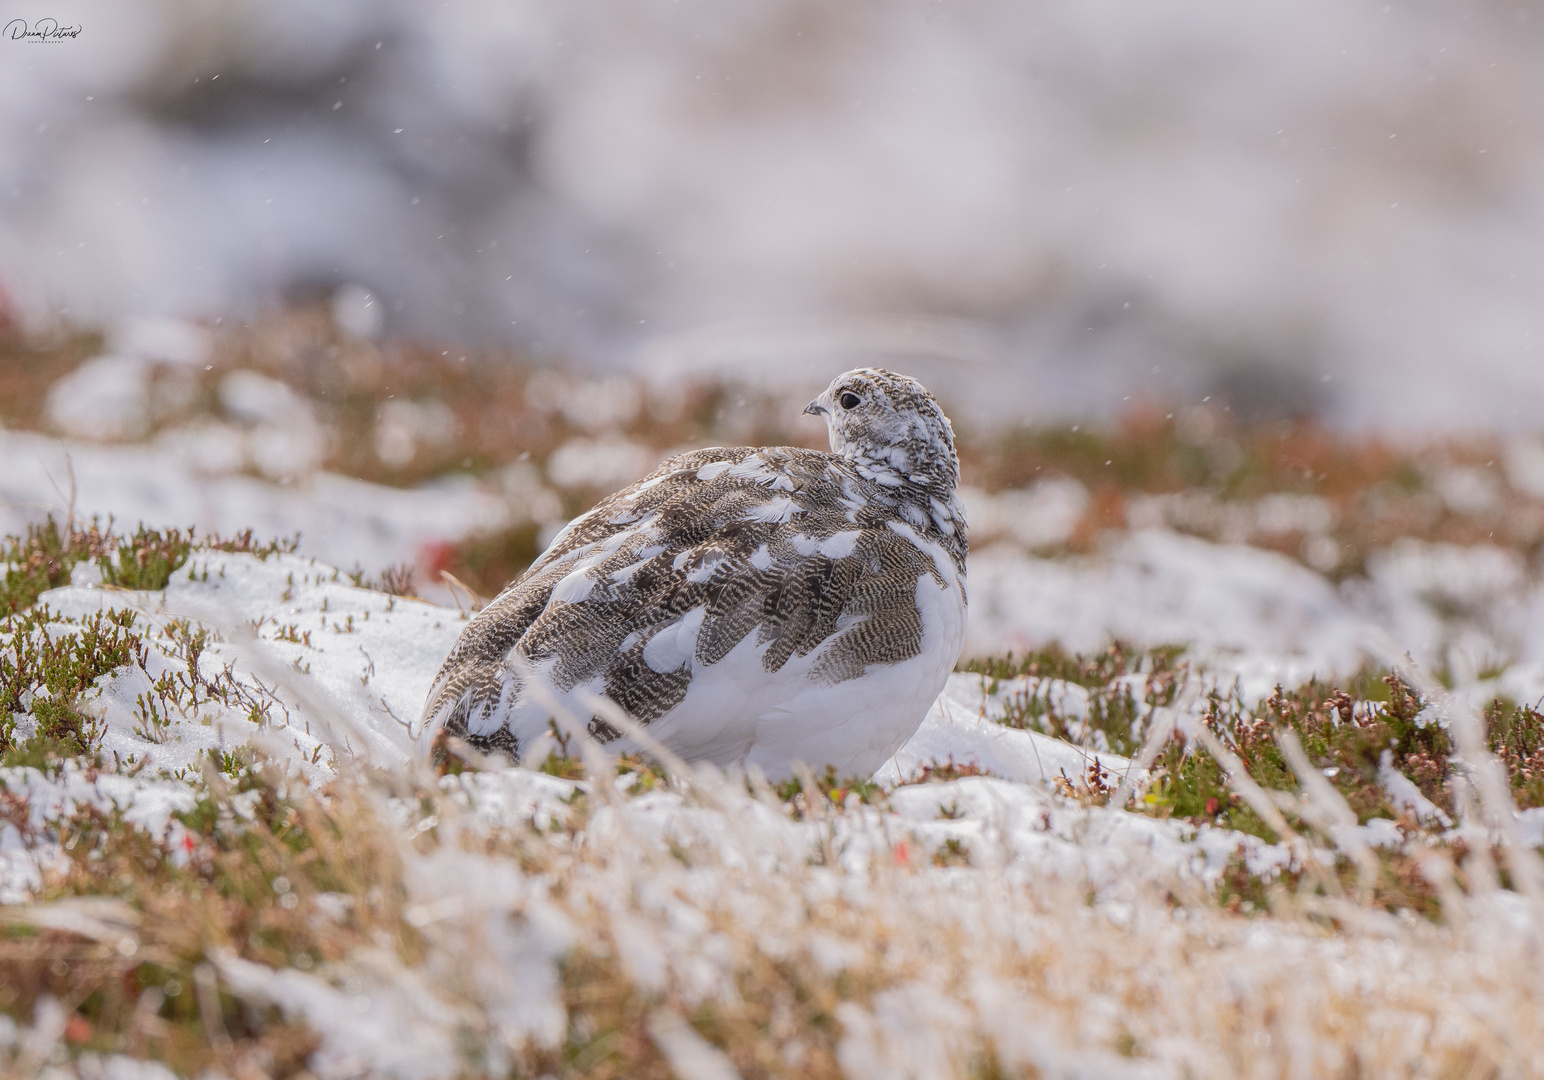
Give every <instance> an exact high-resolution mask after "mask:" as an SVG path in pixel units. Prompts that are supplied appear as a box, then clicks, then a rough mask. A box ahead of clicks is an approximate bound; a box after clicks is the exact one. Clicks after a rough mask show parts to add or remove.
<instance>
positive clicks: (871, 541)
mask: <svg viewBox="0 0 1544 1080" xmlns="http://www.w3.org/2000/svg"><path fill="white" fill-rule="evenodd" d="M804 411H805V412H806V413H809V414H814V415H821V416H824V417H825V420H826V424H827V427H828V428H829V431H830V438H831V452H830V453H823V452H821V451H818V450H805V449H802V448H798V447H789V446H773V447H761V448H754V447H732V448H725V447H715V448H712V449H707V450H697V451H693V452H692V453H689V454H682V455H680V456H679V457H674V458H671V459H669V460H668V461H666V462H664V463H663V464H662V465H660V467H659V468H658V469H656V470H655V471H654V472H653V473H652V474H651V475H649V476H648V477H645V478H644V479H643V480H640V481H638V482H637V483H636V484H634V485H632V486H631V487H629V488H627V489H625V490H623V491H619V492H617V493H616V494H615V495H613V496H611V497H610V498H608V499H606V500H605V501H603V502H602V503H601V504H600V505H599V506H597V507H595V509H593V510H591V511H590V512H589V513H587V514H585V515H584V516H583V517H580V518H578V519H577V520H575V521H573V522H572V523H570V524H569V526H568V527H567V528H566V529H564V530H563V531H562V532H561V533H559V534H558V536H557V537H556V538H555V539H554V540H553V541H552V544H551V545H550V546H549V547H548V548H547V550H546V551H545V552H544V553H543V554H542V555H541V557H540V558H538V559H537V560H536V562H535V563H534V564H533V565H532V566H531V568H530V569H529V570H527V571H526V572H525V573H524V574H522V575H521V576H520V577H519V578H518V579H517V580H516V581H515V582H513V583H512V584H511V585H509V586H507V587H506V588H505V589H504V591H503V592H502V593H500V594H499V596H498V598H497V599H495V600H494V601H493V602H492V603H491V604H489V605H488V606H487V607H485V608H483V609H482V611H481V612H479V613H478V614H477V615H476V616H475V617H474V618H473V619H472V621H471V623H470V624H468V626H467V627H466V629H465V630H464V631H462V633H461V637H460V639H459V640H458V641H457V642H456V645H455V648H454V649H453V650H452V651H451V654H450V656H449V657H448V658H447V659H446V661H445V664H444V666H443V667H442V668H441V669H440V673H439V676H438V677H437V678H436V679H435V682H434V686H433V688H432V689H431V691H430V693H429V699H428V702H427V704H426V705H425V707H424V721H425V725H426V729H430V728H433V729H437V741H438V740H439V739H441V738H443V737H444V736H455V737H459V738H461V739H464V740H466V741H467V742H468V743H469V744H471V745H472V746H473V747H475V748H477V749H479V750H481V751H483V752H493V751H502V752H504V753H506V754H508V755H509V756H510V757H512V758H515V759H518V758H519V756H520V754H521V753H522V752H524V750H525V749H526V748H528V747H529V746H530V744H531V741H532V740H534V739H535V738H537V737H538V736H539V735H540V734H541V733H543V732H545V731H546V730H547V729H548V724H549V720H550V719H551V711H550V706H551V704H552V703H553V702H554V701H556V702H559V703H561V704H562V706H563V707H564V708H565V709H568V710H569V712H570V715H571V716H573V717H576V718H579V719H582V720H586V721H587V722H588V727H589V731H590V733H591V734H592V735H593V736H595V737H596V738H598V739H600V740H602V741H605V742H612V741H615V743H616V746H617V747H618V748H619V749H636V747H634V746H633V744H632V743H631V742H629V741H628V740H627V739H625V738H619V736H618V733H617V732H616V731H615V730H614V729H613V728H612V727H611V726H610V725H608V724H607V723H606V722H605V720H603V719H602V718H600V717H598V716H594V715H593V713H594V709H593V698H590V697H587V696H586V695H585V694H584V693H581V692H580V691H581V690H582V691H587V692H588V693H589V694H593V695H604V696H605V697H607V698H609V699H610V700H611V701H612V702H614V703H615V704H616V705H618V706H620V707H621V708H622V709H623V710H624V711H625V712H626V713H627V714H628V715H629V716H631V717H632V718H633V719H635V720H637V721H638V722H639V723H641V724H646V725H648V730H649V733H650V735H651V736H652V737H653V738H655V739H656V740H658V741H659V742H660V743H661V744H663V745H664V746H666V747H667V748H669V749H670V750H672V751H673V752H675V753H676V754H678V755H679V756H681V757H683V758H685V759H687V760H694V761H701V760H706V761H712V762H716V763H718V764H721V765H731V764H739V765H742V766H750V765H754V766H757V767H758V768H760V769H761V770H762V772H764V773H765V774H766V775H767V776H769V777H771V778H773V779H777V778H782V777H786V776H788V775H789V774H790V772H791V766H792V763H794V762H802V763H804V764H805V765H808V766H811V767H813V768H816V769H823V768H824V767H826V766H828V765H829V766H832V767H834V768H835V769H836V771H837V773H838V775H841V776H854V775H863V776H867V775H869V774H870V773H872V772H874V771H875V770H876V769H878V768H879V766H880V765H882V764H884V762H885V761H886V760H887V759H888V758H889V757H890V755H891V754H893V753H894V752H895V751H896V750H897V749H898V748H899V747H900V745H901V744H902V743H903V742H905V741H906V740H907V739H908V738H910V737H911V735H912V734H913V733H914V732H915V731H916V730H917V727H918V726H919V725H920V724H921V722H922V718H923V716H924V715H925V714H926V712H927V710H928V708H929V706H931V705H932V703H933V700H934V699H935V698H936V697H937V696H938V693H939V691H940V690H942V689H943V685H944V681H945V679H947V678H948V675H949V672H950V671H951V670H953V668H954V663H955V661H956V660H957V659H959V655H960V649H961V647H962V645H963V642H964V634H965V606H966V599H965V551H966V543H965V514H964V511H963V510H962V508H961V506H960V501H959V498H958V497H957V495H956V492H955V488H956V485H957V484H958V483H959V459H958V458H957V457H956V456H955V452H954V431H953V429H952V428H951V427H950V425H949V420H948V418H947V417H945V416H944V413H943V410H942V409H940V408H939V406H938V403H937V402H936V401H934V400H933V397H932V395H930V394H929V393H928V392H927V391H926V390H925V389H924V388H923V387H922V385H921V384H920V383H918V382H916V381H915V380H913V379H910V378H907V377H906V376H904V375H897V374H894V373H892V372H889V371H884V370H881V369H879V368H858V369H857V370H854V371H849V372H847V373H846V374H845V375H841V376H838V377H837V379H836V380H835V381H833V382H832V383H831V385H830V386H829V387H828V388H827V389H826V391H825V392H824V393H823V394H821V395H820V396H819V397H818V398H816V399H815V400H814V401H812V402H810V404H809V406H808V407H807V408H806V409H805V410H804ZM528 679H539V680H541V682H542V683H543V684H544V685H545V692H543V693H532V691H531V688H530V687H529V686H527V685H526V681H527V680H528ZM539 699H540V700H539ZM586 701H589V702H590V704H586V703H585V702H586ZM544 702H545V703H544Z"/></svg>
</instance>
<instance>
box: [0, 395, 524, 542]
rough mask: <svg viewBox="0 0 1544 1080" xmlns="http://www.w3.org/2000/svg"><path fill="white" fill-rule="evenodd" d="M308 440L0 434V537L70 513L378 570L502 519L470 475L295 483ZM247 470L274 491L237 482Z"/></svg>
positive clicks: (188, 433)
mask: <svg viewBox="0 0 1544 1080" xmlns="http://www.w3.org/2000/svg"><path fill="white" fill-rule="evenodd" d="M258 378H260V376H258ZM281 385H282V384H281ZM254 396H255V395H254ZM276 412H277V414H278V415H283V410H277V411H276ZM265 415H266V414H265ZM308 430H310V429H306V428H303V427H300V426H299V425H298V424H297V425H291V426H287V427H286V426H278V425H275V424H260V425H256V426H254V427H253V428H251V429H250V430H243V429H241V428H237V427H235V426H233V425H225V424H215V423H206V424H203V425H200V426H198V427H195V428H191V429H173V431H172V432H170V433H168V434H167V435H165V436H164V437H163V439H162V440H161V441H160V442H158V443H156V444H154V445H150V446H145V445H126V446H104V445H98V444H95V443H91V442H83V441H73V440H59V439H53V438H47V437H45V436H42V435H36V434H31V433H28V432H20V431H9V430H5V429H0V532H5V533H25V532H26V526H27V525H28V524H29V523H31V522H34V521H39V520H41V519H42V518H43V516H44V515H45V514H46V513H52V514H53V515H54V517H55V518H56V519H57V520H59V521H63V520H65V518H66V517H67V515H68V514H69V512H70V511H71V510H72V509H73V511H74V515H75V518H76V520H89V519H90V518H91V517H92V516H93V515H100V516H101V517H102V518H103V519H104V521H105V520H106V519H108V518H114V519H116V520H117V521H118V523H119V524H120V525H125V526H127V527H129V528H130V530H131V531H132V528H133V526H134V525H135V524H138V523H140V522H144V523H145V524H146V525H149V526H151V527H156V528H187V527H188V526H189V525H195V526H197V527H198V529H199V531H200V532H201V533H204V534H206V535H207V534H210V533H222V534H227V535H229V534H234V533H238V532H241V531H243V530H246V529H249V528H250V529H252V530H253V533H254V535H257V536H261V537H289V536H293V535H294V534H296V533H297V532H298V533H299V534H300V542H301V547H300V550H301V551H302V552H304V553H305V554H307V555H314V556H316V557H317V558H321V559H326V560H329V561H331V562H332V563H334V564H336V565H340V566H343V567H348V568H352V567H354V566H361V567H363V568H364V569H366V570H367V571H370V572H379V571H380V570H381V569H383V568H385V567H386V566H388V565H391V564H393V563H408V564H412V563H415V562H418V561H420V559H421V558H422V557H423V556H424V555H425V552H426V549H432V548H433V547H435V546H436V545H441V544H444V543H447V542H453V541H455V540H458V539H460V538H462V537H465V536H467V535H469V534H471V533H474V532H479V531H486V530H494V529H498V528H500V527H501V526H502V525H503V524H504V523H505V522H506V521H508V520H509V515H510V510H509V507H508V504H507V502H506V501H505V499H504V498H503V497H502V496H501V495H500V494H499V493H498V492H496V491H491V490H488V489H485V488H484V487H483V486H481V485H479V484H478V483H476V482H475V481H473V480H472V479H471V478H469V477H465V478H459V479H458V478H454V477H451V478H446V479H444V480H441V481H438V482H436V483H433V484H429V485H425V486H423V487H418V488H412V489H402V488H390V487H383V486H381V485H378V484H370V483H366V482H365V481H362V480H355V479H352V478H349V477H345V476H339V475H336V474H334V473H328V472H315V473H301V472H300V470H301V467H302V466H303V465H305V464H306V463H308V462H313V461H314V457H315V444H314V442H308V441H307V440H309V439H310V438H311V436H310V435H308V434H307V431H308ZM254 461H263V462H267V463H268V464H267V466H266V468H267V470H268V471H270V472H271V473H274V474H276V475H278V476H279V477H280V479H279V481H278V482H273V481H270V480H264V479H259V478H258V477H255V476H247V475H242V474H240V473H238V472H236V470H238V469H241V468H243V467H245V466H246V465H248V464H249V463H251V462H254ZM297 473H299V474H298V475H297Z"/></svg>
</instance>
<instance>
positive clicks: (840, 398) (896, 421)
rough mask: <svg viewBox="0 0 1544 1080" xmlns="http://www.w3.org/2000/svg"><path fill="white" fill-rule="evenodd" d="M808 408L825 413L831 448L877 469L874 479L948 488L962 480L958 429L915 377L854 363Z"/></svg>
mask: <svg viewBox="0 0 1544 1080" xmlns="http://www.w3.org/2000/svg"><path fill="white" fill-rule="evenodd" d="M804 411H805V413H806V414H809V415H812V416H823V417H824V418H825V421H826V428H827V430H828V431H829V432H830V436H831V452H832V453H834V454H840V455H841V456H842V457H844V458H847V459H848V460H849V461H851V462H853V464H854V465H856V466H858V468H859V470H860V471H861V472H865V473H868V472H872V473H873V474H874V475H872V476H871V477H870V479H874V480H877V481H879V482H880V483H883V484H887V485H889V486H897V485H899V484H904V483H913V484H921V485H922V486H924V487H927V488H930V489H931V488H939V487H941V488H943V489H945V490H952V489H953V488H954V486H955V485H956V484H958V483H959V479H960V463H959V458H958V457H956V456H955V452H954V429H953V428H952V427H951V426H950V425H949V418H948V417H947V416H945V415H944V411H943V409H941V408H939V405H938V402H937V401H935V400H933V395H932V394H930V393H928V392H927V388H926V387H924V386H923V385H922V384H921V383H919V382H918V381H917V380H916V379H912V378H909V377H907V376H905V375H897V374H896V373H895V372H893V371H886V370H884V369H883V368H855V369H853V370H852V371H848V372H845V373H844V374H841V375H838V376H837V377H836V378H835V379H833V380H832V381H831V385H830V386H828V387H826V389H825V392H824V393H822V394H821V395H820V396H819V397H818V398H816V399H815V400H814V401H812V402H810V403H809V405H807V406H806V407H805V409H804Z"/></svg>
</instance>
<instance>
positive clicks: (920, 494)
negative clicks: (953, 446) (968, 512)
mask: <svg viewBox="0 0 1544 1080" xmlns="http://www.w3.org/2000/svg"><path fill="white" fill-rule="evenodd" d="M842 456H843V457H845V458H847V460H848V461H850V462H852V466H853V469H854V470H855V471H856V472H857V473H858V475H859V476H861V477H863V478H864V479H865V480H868V481H870V482H871V483H873V484H875V485H877V486H878V487H879V488H880V489H881V490H882V491H883V492H884V493H885V495H887V496H888V497H889V498H890V499H893V500H894V501H895V504H896V511H897V513H899V515H900V516H901V518H902V519H903V520H905V521H906V522H908V523H909V524H911V525H912V527H913V528H915V529H916V530H917V531H918V532H919V533H921V534H922V535H923V536H925V537H927V538H929V539H931V540H934V541H936V542H938V543H939V544H941V545H942V546H943V547H944V548H946V549H947V550H948V551H949V553H950V555H951V557H952V558H953V559H954V561H955V563H956V564H957V565H958V566H959V567H960V568H961V569H962V570H963V568H964V565H965V552H966V540H965V511H964V508H963V507H962V506H961V504H960V500H959V495H958V493H957V488H958V486H959V477H960V471H959V468H960V467H959V462H958V459H957V458H956V457H955V456H954V453H953V451H952V450H946V451H945V452H943V453H934V454H929V453H918V452H916V451H915V450H908V449H907V448H905V447H896V446H888V447H877V448H869V447H865V448H858V447H848V448H847V452H846V453H844V454H843V455H842Z"/></svg>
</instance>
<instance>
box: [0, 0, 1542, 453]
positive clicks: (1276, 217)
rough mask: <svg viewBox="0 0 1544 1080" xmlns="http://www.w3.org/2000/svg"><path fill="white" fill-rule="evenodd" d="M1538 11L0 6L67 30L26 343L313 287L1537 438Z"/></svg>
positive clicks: (496, 343)
mask: <svg viewBox="0 0 1544 1080" xmlns="http://www.w3.org/2000/svg"><path fill="white" fill-rule="evenodd" d="M1532 12H1533V9H1532V7H1531V6H1530V5H1526V4H1522V3H1517V2H1501V0H1491V2H1488V0H1471V2H1466V3H1462V4H1453V3H1438V2H1435V0H1430V2H1426V0H1415V2H1401V3H1393V4H1390V3H1381V2H1376V0H1371V2H1369V0H1335V2H1304V0H1293V2H1287V0H1280V2H1265V3H1257V4H1249V5H1239V4H1236V3H1226V2H1220V0H1185V2H1183V3H1180V2H1173V0H1163V2H1148V3H1140V4H1137V3H1115V2H1109V0H1080V2H1078V3H1065V2H1064V3H1046V2H1038V0H926V2H920V0H918V2H913V0H886V2H883V3H881V2H877V0H848V2H844V3H841V4H830V3H817V2H814V0H736V2H734V3H722V2H717V3H709V2H704V0H672V2H669V3H666V2H663V0H580V2H570V3H562V4H558V3H553V2H550V0H548V2H534V0H510V2H498V3H495V2H490V0H449V2H445V3H436V4H422V3H408V2H405V0H403V2H392V0H376V2H366V0H333V2H330V3H328V4H325V5H316V4H302V3H298V2H292V0H260V2H259V0H201V2H197V3H188V2H185V0H179V2H175V3H174V2H171V0H165V2H155V0H135V2H125V0H111V2H107V0H37V2H32V0H25V2H18V0H4V2H0V15H3V19H4V20H5V21H9V20H12V19H22V20H25V21H26V22H27V23H28V24H29V25H30V26H34V27H35V26H36V25H37V24H38V21H39V20H41V19H45V18H50V17H51V18H53V19H57V20H58V21H59V22H60V23H61V24H65V25H75V26H78V27H80V33H79V35H78V36H77V37H74V38H70V39H66V40H61V41H58V42H55V43H37V42H34V41H29V40H25V39H23V40H12V39H11V38H10V36H9V35H8V36H7V38H6V39H5V40H0V147H3V150H0V193H3V199H0V288H3V290H4V296H5V298H6V299H5V304H6V308H7V315H6V317H7V318H9V319H10V320H11V321H12V322H13V323H14V324H17V325H19V326H22V327H24V328H26V330H27V332H28V333H35V332H42V331H44V330H46V329H47V328H48V327H51V326H55V325H58V324H61V323H65V324H69V325H74V326H112V325H115V324H117V322H121V320H123V319H125V318H126V317H145V316H174V317H178V318H182V319H193V320H202V321H203V322H204V324H206V325H207V324H211V323H213V321H214V320H216V319H220V320H231V319H236V320H240V319H249V318H253V317H256V316H257V315H259V314H260V313H262V312H266V311H272V310H274V309H276V308H279V307H283V306H286V305H291V306H292V305H296V304H301V305H304V304H312V305H316V304H322V305H327V306H328V308H329V310H330V311H331V312H332V316H333V318H334V320H335V322H336V323H337V324H338V325H339V327H341V328H342V330H343V331H346V332H347V333H348V334H350V335H352V336H354V337H356V338H362V339H371V338H376V339H392V338H397V337H411V338H414V339H417V340H446V341H455V342H458V343H462V344H465V345H467V346H475V347H490V348H492V347H497V348H506V349H511V350H516V351H518V353H519V354H520V355H523V356H525V357H529V358H533V359H534V360H536V361H538V362H542V361H550V362H557V363H563V364H568V365H577V366H578V367H580V368H583V369H591V370H598V371H602V372H604V371H621V370H626V369H634V370H637V371H639V372H641V373H643V374H644V375H645V376H647V377H648V378H649V379H653V380H656V381H665V382H668V381H669V380H671V379H674V378H678V377H680V376H681V375H683V374H684V373H691V372H694V371H702V370H712V371H731V372H734V373H736V374H737V375H739V376H741V377H745V378H755V377H765V378H769V379H772V380H773V381H776V380H778V379H783V378H787V377H796V378H800V379H806V380H808V379H813V377H814V373H819V374H820V375H821V376H822V377H821V378H820V380H819V381H821V382H823V381H824V379H825V378H828V377H829V374H830V373H831V372H832V371H834V370H840V368H841V367H845V366H849V362H887V363H893V364H896V365H897V366H901V367H903V368H907V369H908V370H914V371H916V372H918V373H919V374H922V375H923V376H924V377H932V378H934V379H935V380H943V381H947V383H948V384H949V386H950V391H951V393H952V394H953V395H954V396H955V397H956V398H957V399H960V400H961V401H962V402H963V401H965V399H968V407H970V408H975V409H979V410H981V411H983V412H985V413H997V414H1008V416H1009V417H1010V418H1012V419H1017V420H1032V421H1041V420H1046V419H1051V418H1057V417H1078V416H1089V417H1096V418H1097V417H1109V416H1113V415H1116V414H1118V413H1120V412H1121V411H1122V410H1123V409H1125V408H1127V407H1129V402H1130V401H1132V400H1146V401H1153V402H1157V403H1159V404H1162V403H1164V402H1179V403H1184V402H1199V401H1200V400H1202V399H1203V398H1207V397H1212V398H1215V399H1216V400H1219V401H1226V402H1228V403H1229V404H1230V406H1231V407H1232V408H1233V409H1234V410H1235V412H1237V413H1239V414H1242V415H1245V416H1256V417H1275V416H1301V415H1312V416H1316V417H1318V418H1320V419H1321V420H1322V421H1324V422H1326V423H1328V424H1330V425H1332V426H1337V427H1344V428H1346V429H1348V430H1358V431H1379V432H1386V433H1388V434H1391V435H1395V436H1416V437H1420V436H1425V435H1428V434H1430V433H1432V432H1453V431H1466V430H1473V429H1478V428H1485V429H1490V430H1498V429H1499V430H1519V429H1536V428H1538V427H1539V426H1540V425H1539V423H1538V420H1537V415H1536V414H1537V412H1538V409H1539V406H1540V403H1541V402H1544V393H1541V391H1544V355H1541V345H1544V304H1541V303H1540V302H1539V301H1540V297H1541V295H1544V139H1541V137H1540V136H1541V135H1544V86H1541V81H1544V63H1541V60H1544V36H1541V35H1544V26H1541V22H1544V17H1541V18H1533V17H1531V15H1532ZM1005 388H1007V389H1006V391H1005ZM959 407H961V408H965V407H967V405H966V404H961V405H960V406H959Z"/></svg>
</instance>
